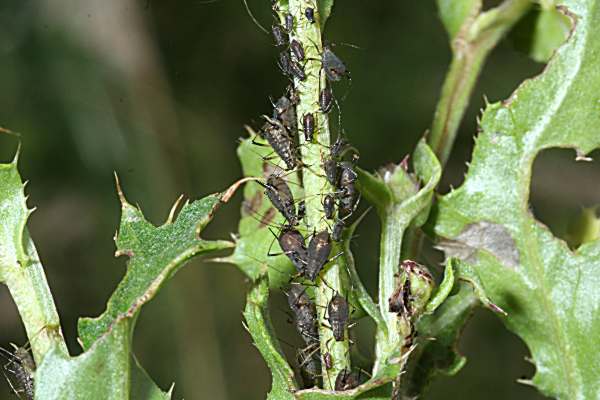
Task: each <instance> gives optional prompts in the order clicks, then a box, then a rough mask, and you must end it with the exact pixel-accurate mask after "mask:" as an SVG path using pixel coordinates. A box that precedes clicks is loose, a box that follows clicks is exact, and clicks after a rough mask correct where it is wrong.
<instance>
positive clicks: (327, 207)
mask: <svg viewBox="0 0 600 400" xmlns="http://www.w3.org/2000/svg"><path fill="white" fill-rule="evenodd" d="M323 212H324V213H325V218H327V219H332V218H333V214H334V213H335V199H334V198H333V196H332V195H330V194H328V195H325V197H324V198H323Z"/></svg>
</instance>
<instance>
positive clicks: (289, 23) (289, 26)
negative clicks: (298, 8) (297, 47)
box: [285, 13, 294, 33]
mask: <svg viewBox="0 0 600 400" xmlns="http://www.w3.org/2000/svg"><path fill="white" fill-rule="evenodd" d="M293 29H294V16H293V15H292V14H290V13H287V14H285V30H286V31H287V32H288V33H290V32H292V30H293Z"/></svg>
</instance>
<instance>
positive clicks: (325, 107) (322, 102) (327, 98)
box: [319, 86, 333, 114]
mask: <svg viewBox="0 0 600 400" xmlns="http://www.w3.org/2000/svg"><path fill="white" fill-rule="evenodd" d="M332 106H333V93H332V92H331V89H330V88H329V87H327V86H326V87H325V88H323V89H321V92H320V93H319V107H320V108H321V111H322V112H324V113H325V114H327V113H328V112H329V111H331V107H332Z"/></svg>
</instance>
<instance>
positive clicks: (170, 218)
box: [166, 194, 183, 224]
mask: <svg viewBox="0 0 600 400" xmlns="http://www.w3.org/2000/svg"><path fill="white" fill-rule="evenodd" d="M181 200H183V194H182V195H180V196H179V197H178V198H177V200H175V203H173V207H171V211H169V216H168V217H167V222H166V224H172V223H173V219H174V218H175V213H176V212H177V208H179V203H181Z"/></svg>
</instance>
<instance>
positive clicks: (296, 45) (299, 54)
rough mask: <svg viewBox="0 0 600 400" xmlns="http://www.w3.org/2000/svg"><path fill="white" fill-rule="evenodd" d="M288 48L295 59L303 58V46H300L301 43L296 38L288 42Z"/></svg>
mask: <svg viewBox="0 0 600 400" xmlns="http://www.w3.org/2000/svg"><path fill="white" fill-rule="evenodd" d="M290 49H292V54H294V56H295V57H296V60H297V61H303V60H304V47H303V46H302V43H300V42H299V41H297V40H296V39H292V41H291V42H290Z"/></svg>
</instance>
